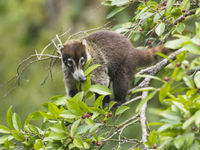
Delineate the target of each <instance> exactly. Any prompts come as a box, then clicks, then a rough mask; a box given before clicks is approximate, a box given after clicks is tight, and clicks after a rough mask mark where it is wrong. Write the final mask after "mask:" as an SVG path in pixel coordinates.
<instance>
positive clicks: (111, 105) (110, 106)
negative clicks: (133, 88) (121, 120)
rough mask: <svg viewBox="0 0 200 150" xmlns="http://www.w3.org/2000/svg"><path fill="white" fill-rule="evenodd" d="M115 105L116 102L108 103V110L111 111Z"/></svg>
mask: <svg viewBox="0 0 200 150" xmlns="http://www.w3.org/2000/svg"><path fill="white" fill-rule="evenodd" d="M116 103H117V102H116V101H111V102H110V103H109V106H108V110H111V108H112V107H113V106H114V105H115V104H116Z"/></svg>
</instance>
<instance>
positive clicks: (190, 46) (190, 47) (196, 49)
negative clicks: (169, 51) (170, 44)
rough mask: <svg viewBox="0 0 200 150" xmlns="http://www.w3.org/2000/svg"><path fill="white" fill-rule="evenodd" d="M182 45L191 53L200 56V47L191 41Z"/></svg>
mask: <svg viewBox="0 0 200 150" xmlns="http://www.w3.org/2000/svg"><path fill="white" fill-rule="evenodd" d="M182 45H183V48H185V49H186V50H188V51H189V52H190V53H192V54H197V55H200V46H198V45H196V44H194V43H192V42H190V41H189V42H187V43H183V44H182Z"/></svg>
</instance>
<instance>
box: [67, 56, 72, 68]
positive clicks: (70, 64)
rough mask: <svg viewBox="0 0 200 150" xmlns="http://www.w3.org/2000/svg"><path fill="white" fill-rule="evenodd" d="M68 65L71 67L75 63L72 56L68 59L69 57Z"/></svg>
mask: <svg viewBox="0 0 200 150" xmlns="http://www.w3.org/2000/svg"><path fill="white" fill-rule="evenodd" d="M67 65H68V66H69V67H71V66H72V65H73V61H72V59H71V58H68V59H67Z"/></svg>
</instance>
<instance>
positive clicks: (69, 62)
mask: <svg viewBox="0 0 200 150" xmlns="http://www.w3.org/2000/svg"><path fill="white" fill-rule="evenodd" d="M63 62H64V64H65V66H66V67H67V68H68V69H69V70H70V72H74V64H73V60H72V59H71V58H69V57H68V56H67V55H63Z"/></svg>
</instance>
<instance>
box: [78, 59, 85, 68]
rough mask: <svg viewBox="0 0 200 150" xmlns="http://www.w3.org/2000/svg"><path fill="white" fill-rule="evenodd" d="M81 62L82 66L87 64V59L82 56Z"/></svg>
mask: <svg viewBox="0 0 200 150" xmlns="http://www.w3.org/2000/svg"><path fill="white" fill-rule="evenodd" d="M79 63H80V64H81V65H82V66H84V65H85V59H84V57H81V58H80V60H79Z"/></svg>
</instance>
